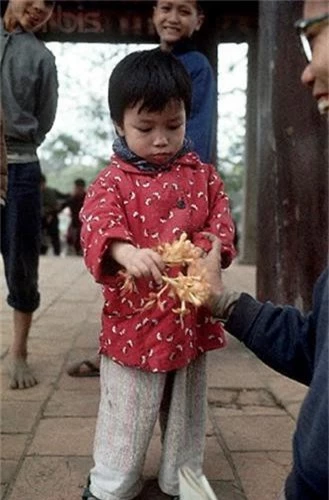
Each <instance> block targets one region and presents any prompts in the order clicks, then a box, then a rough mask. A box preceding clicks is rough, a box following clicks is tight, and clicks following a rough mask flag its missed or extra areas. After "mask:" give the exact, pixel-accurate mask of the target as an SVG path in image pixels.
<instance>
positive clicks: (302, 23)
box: [295, 13, 329, 63]
mask: <svg viewBox="0 0 329 500" xmlns="http://www.w3.org/2000/svg"><path fill="white" fill-rule="evenodd" d="M328 22H329V13H327V14H324V15H322V16H319V17H312V18H311V19H300V20H299V21H297V22H296V23H295V28H296V29H297V34H298V36H299V40H300V42H301V46H302V49H303V52H304V55H305V57H306V60H307V62H308V63H310V62H311V61H312V46H311V40H312V38H313V37H314V34H315V33H317V30H314V29H315V28H316V29H318V28H320V27H321V26H322V25H324V24H327V23H328ZM311 28H312V32H310V29H311ZM314 31H315V33H314Z"/></svg>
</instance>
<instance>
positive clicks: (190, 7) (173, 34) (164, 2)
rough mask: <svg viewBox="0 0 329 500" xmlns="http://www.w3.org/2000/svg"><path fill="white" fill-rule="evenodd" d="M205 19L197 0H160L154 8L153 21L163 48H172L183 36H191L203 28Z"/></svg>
mask: <svg viewBox="0 0 329 500" xmlns="http://www.w3.org/2000/svg"><path fill="white" fill-rule="evenodd" d="M203 20H204V16H203V15H202V14H200V13H199V12H198V9H197V5H196V2H195V0H158V1H157V4H156V6H155V7H154V10H153V23H154V26H155V29H156V31H157V33H158V35H159V37H160V45H161V48H162V49H163V50H170V48H171V46H172V45H173V44H174V43H175V42H177V41H178V40H181V39H182V38H190V37H191V36H192V34H193V32H194V31H198V30H199V29H200V28H201V25H202V23H203Z"/></svg>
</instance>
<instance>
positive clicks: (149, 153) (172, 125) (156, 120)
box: [116, 100, 186, 165]
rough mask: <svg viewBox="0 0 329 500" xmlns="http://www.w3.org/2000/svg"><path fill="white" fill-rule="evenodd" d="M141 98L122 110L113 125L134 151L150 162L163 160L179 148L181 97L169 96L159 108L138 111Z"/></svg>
mask: <svg viewBox="0 0 329 500" xmlns="http://www.w3.org/2000/svg"><path fill="white" fill-rule="evenodd" d="M141 104H142V103H141V102H139V103H137V104H136V106H134V107H133V108H128V109H126V110H125V113H124V117H123V123H122V125H121V126H119V125H117V124H116V129H117V132H118V134H119V135H120V136H121V137H124V138H125V140H126V142H127V144H128V147H129V149H130V150H131V151H133V152H134V153H135V154H136V155H138V156H140V157H141V158H144V159H145V160H147V161H148V162H150V163H155V164H158V165H162V164H165V163H167V162H168V161H169V160H170V159H171V158H172V157H173V156H175V154H176V153H177V152H178V151H179V150H180V149H181V147H182V145H183V141H184V136H185V125H186V113H185V107H184V103H183V101H179V102H178V101H176V100H171V101H169V103H168V104H167V106H166V107H165V108H164V110H163V111H154V112H153V111H146V110H144V109H143V110H142V111H140V107H141Z"/></svg>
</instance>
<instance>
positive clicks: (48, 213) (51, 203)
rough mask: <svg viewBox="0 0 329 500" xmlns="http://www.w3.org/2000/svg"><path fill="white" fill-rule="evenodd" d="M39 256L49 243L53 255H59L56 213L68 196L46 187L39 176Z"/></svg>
mask: <svg viewBox="0 0 329 500" xmlns="http://www.w3.org/2000/svg"><path fill="white" fill-rule="evenodd" d="M40 188H41V248H40V253H41V255H45V254H46V253H47V251H48V247H49V243H50V244H51V246H52V249H53V252H54V255H57V256H59V255H60V254H61V240H60V231H59V218H58V213H59V212H60V210H61V200H62V203H63V200H66V199H67V198H68V197H69V195H68V194H64V193H61V192H60V191H58V190H57V189H55V188H52V187H49V186H47V178H46V176H45V175H44V174H41V183H40Z"/></svg>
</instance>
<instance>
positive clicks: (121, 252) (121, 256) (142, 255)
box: [110, 242, 165, 285]
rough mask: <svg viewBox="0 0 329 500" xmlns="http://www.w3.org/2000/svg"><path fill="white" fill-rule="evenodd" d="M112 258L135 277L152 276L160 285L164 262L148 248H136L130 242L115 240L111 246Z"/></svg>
mask: <svg viewBox="0 0 329 500" xmlns="http://www.w3.org/2000/svg"><path fill="white" fill-rule="evenodd" d="M110 251H111V254H112V258H113V259H115V260H116V261H117V262H118V263H119V264H121V265H122V266H123V267H125V268H126V270H127V271H128V273H129V274H131V275H132V276H134V277H135V278H141V277H142V276H143V277H144V278H147V277H148V276H152V278H153V279H154V281H155V282H156V283H157V284H158V285H161V283H162V276H161V271H163V270H164V268H165V264H164V262H163V260H162V258H161V257H160V255H159V254H158V253H157V252H155V251H154V250H151V249H150V248H136V247H134V246H133V245H131V244H130V243H123V242H115V243H113V244H112V246H111V249H110Z"/></svg>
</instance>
